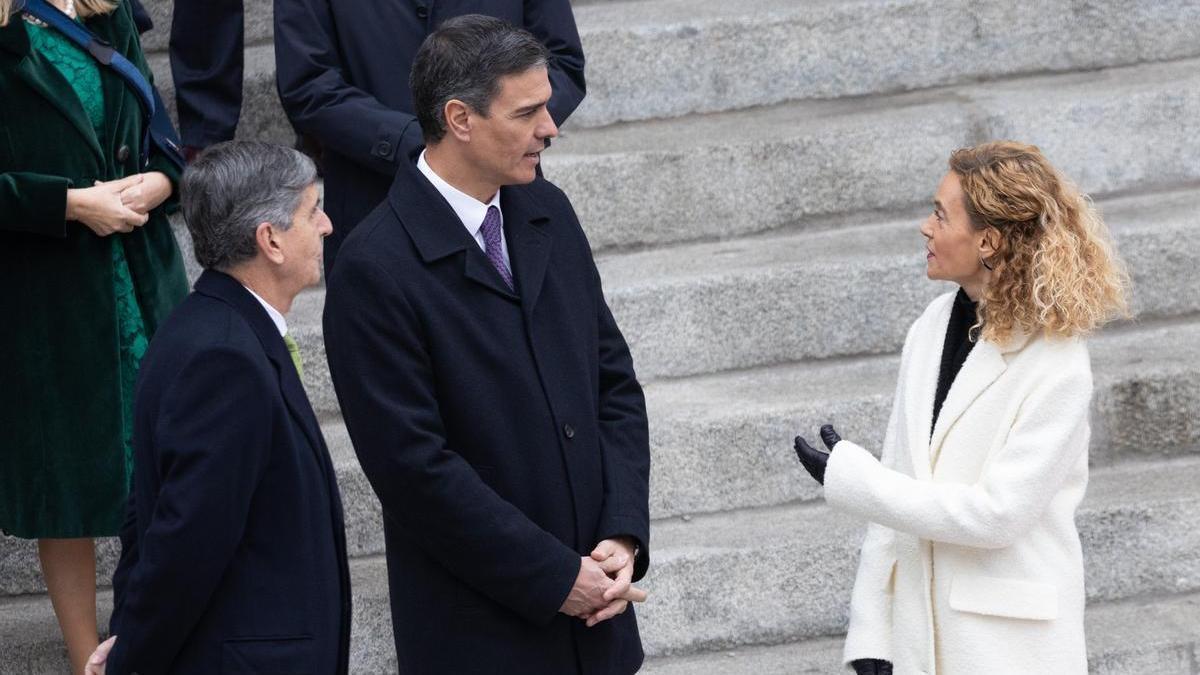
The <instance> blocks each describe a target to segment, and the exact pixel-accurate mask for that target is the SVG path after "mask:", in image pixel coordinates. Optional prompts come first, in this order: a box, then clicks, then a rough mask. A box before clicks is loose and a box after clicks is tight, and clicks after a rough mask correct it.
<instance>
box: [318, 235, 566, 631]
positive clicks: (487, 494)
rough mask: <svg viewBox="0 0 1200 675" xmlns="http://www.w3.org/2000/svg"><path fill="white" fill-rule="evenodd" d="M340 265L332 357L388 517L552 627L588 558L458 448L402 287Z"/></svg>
mask: <svg viewBox="0 0 1200 675" xmlns="http://www.w3.org/2000/svg"><path fill="white" fill-rule="evenodd" d="M343 260H344V259H343ZM343 260H339V262H338V267H337V271H336V272H335V274H334V275H333V276H332V278H331V279H330V281H329V288H328V297H327V300H326V303H325V322H324V323H325V339H326V351H327V354H328V357H329V367H330V371H331V373H332V375H333V383H334V387H335V388H336V390H337V396H338V402H339V403H340V404H341V408H342V414H343V416H344V417H345V420H346V426H347V428H348V429H349V431H350V438H351V440H352V441H353V442H354V450H355V452H356V453H357V454H358V459H359V462H360V463H361V464H362V468H363V472H364V473H365V474H366V476H367V478H368V480H370V482H371V486H372V487H373V488H374V489H375V493H376V494H377V495H379V500H380V502H381V503H382V505H383V509H384V512H385V514H386V516H387V517H388V518H390V519H392V520H393V521H395V522H397V523H399V524H400V525H401V526H402V527H403V528H404V531H405V532H407V533H408V534H410V535H411V536H412V537H413V542H412V543H413V544H414V545H416V546H418V547H420V548H421V549H422V550H423V551H424V552H425V553H426V554H427V555H429V556H430V557H432V558H433V559H434V560H436V561H437V562H438V563H439V564H440V565H441V566H442V567H444V568H445V569H446V570H448V571H449V572H450V573H451V574H453V575H455V576H456V577H458V578H459V579H461V580H462V581H464V582H465V583H467V584H468V585H470V586H472V587H473V588H475V589H477V590H478V591H480V592H481V593H483V594H485V595H487V596H488V597H490V598H492V599H493V600H495V601H496V602H499V603H501V604H503V605H505V606H506V607H508V608H510V609H512V610H513V611H514V612H516V613H517V614H519V615H521V616H522V617H525V618H526V619H527V620H529V621H531V622H535V623H549V622H550V621H551V620H552V619H553V618H554V616H555V614H556V613H557V612H558V610H559V608H560V607H561V606H562V603H563V601H564V600H565V599H566V597H567V593H568V592H569V591H570V589H571V586H572V585H573V584H574V582H575V578H576V576H577V575H578V573H579V567H580V556H579V554H578V553H576V552H575V551H573V550H572V549H571V548H570V547H568V546H566V545H564V544H563V543H562V542H560V541H559V540H558V539H557V538H556V537H554V535H552V534H550V533H549V532H546V531H545V530H543V529H542V528H540V527H538V526H537V525H536V524H534V523H533V522H532V521H530V520H529V518H528V517H527V516H526V515H525V514H524V513H523V512H522V511H521V510H520V509H518V508H517V507H516V506H514V505H512V504H511V503H509V502H508V501H506V500H505V499H503V498H502V497H500V496H499V495H498V494H496V492H495V491H493V490H492V489H491V488H490V487H488V485H487V484H485V483H484V482H483V480H482V479H481V478H480V477H479V474H478V473H476V471H475V469H474V468H473V467H472V466H471V465H470V464H469V463H468V462H467V461H466V460H465V459H464V458H463V457H462V455H460V454H459V453H458V452H456V451H455V450H454V448H452V447H449V443H448V441H447V433H446V430H445V428H444V425H443V422H442V415H441V413H440V412H439V402H438V396H437V392H436V389H435V382H434V371H433V365H432V362H431V358H430V354H429V349H428V347H427V345H426V343H425V339H424V337H423V335H422V328H421V324H420V320H419V318H418V317H417V316H416V314H415V313H414V311H413V310H412V308H411V306H410V304H409V302H408V300H407V298H406V297H405V295H404V293H403V290H402V288H401V286H400V285H399V284H397V283H396V282H395V280H394V279H393V278H392V276H391V275H390V274H389V273H388V272H387V271H385V270H383V269H382V268H381V267H380V266H379V265H378V264H376V263H374V262H371V261H366V260H358V259H356V260H353V261H350V260H344V261H343Z"/></svg>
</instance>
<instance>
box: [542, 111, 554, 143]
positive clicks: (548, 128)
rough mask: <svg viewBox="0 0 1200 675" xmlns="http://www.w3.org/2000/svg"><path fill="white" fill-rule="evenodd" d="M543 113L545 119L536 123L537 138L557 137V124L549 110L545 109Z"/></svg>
mask: <svg viewBox="0 0 1200 675" xmlns="http://www.w3.org/2000/svg"><path fill="white" fill-rule="evenodd" d="M543 114H544V115H545V119H543V120H542V123H541V124H540V125H538V138H558V125H557V124H555V123H554V118H553V117H551V116H550V111H548V110H547V111H545V112H544V113H543Z"/></svg>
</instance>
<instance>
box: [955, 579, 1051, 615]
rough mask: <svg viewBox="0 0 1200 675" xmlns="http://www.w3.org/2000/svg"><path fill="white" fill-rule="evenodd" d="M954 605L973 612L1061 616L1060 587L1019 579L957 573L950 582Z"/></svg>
mask: <svg viewBox="0 0 1200 675" xmlns="http://www.w3.org/2000/svg"><path fill="white" fill-rule="evenodd" d="M950 607H951V608H952V609H955V610H958V611H960V612H970V613H972V614H986V615H988V616H1002V617H1005V618H1009V619H1029V620H1033V621H1049V620H1051V619H1055V618H1057V617H1058V587H1057V586H1055V585H1054V584H1043V583H1038V582H1033V581H1021V580H1018V579H1001V578H997V577H984V576H974V575H969V574H957V575H955V576H954V579H953V580H952V581H951V582H950Z"/></svg>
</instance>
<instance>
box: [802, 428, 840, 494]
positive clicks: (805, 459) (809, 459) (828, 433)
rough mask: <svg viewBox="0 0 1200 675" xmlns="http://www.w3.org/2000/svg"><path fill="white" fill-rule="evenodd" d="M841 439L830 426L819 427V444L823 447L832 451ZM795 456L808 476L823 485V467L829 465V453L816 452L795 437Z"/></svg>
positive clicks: (804, 441) (805, 442) (806, 442)
mask: <svg viewBox="0 0 1200 675" xmlns="http://www.w3.org/2000/svg"><path fill="white" fill-rule="evenodd" d="M840 440H842V437H841V436H839V435H838V432H836V431H834V430H833V425H832V424H826V425H825V426H823V427H821V442H822V443H824V444H825V447H827V448H829V449H830V450H833V446H835V445H837V444H838V441H840ZM795 448H796V456H797V457H799V458H800V463H801V464H803V465H804V468H805V470H807V471H808V473H809V475H810V476H812V477H813V478H815V479H816V480H817V482H818V483H820V484H821V485H824V484H825V465H826V464H828V463H829V453H828V452H825V451H824V450H817V449H816V448H814V447H813V446H811V445H809V444H808V441H806V440H804V438H803V437H801V436H797V437H796V442H795Z"/></svg>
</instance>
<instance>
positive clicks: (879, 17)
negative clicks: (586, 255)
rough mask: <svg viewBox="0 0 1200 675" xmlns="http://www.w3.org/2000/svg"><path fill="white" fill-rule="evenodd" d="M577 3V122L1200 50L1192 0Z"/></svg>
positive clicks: (260, 64) (264, 73)
mask: <svg viewBox="0 0 1200 675" xmlns="http://www.w3.org/2000/svg"><path fill="white" fill-rule="evenodd" d="M574 4H576V5H577V7H576V11H575V18H576V23H577V25H578V28H579V33H580V39H581V40H582V42H583V47H584V54H585V56H586V57H587V84H588V96H587V98H586V99H585V100H584V102H583V104H582V105H581V106H580V107H579V109H578V110H577V111H576V112H575V114H574V115H573V116H572V118H571V121H570V125H571V127H572V128H584V127H596V126H602V125H607V124H611V123H614V122H621V121H636V120H646V119H655V118H666V117H679V116H682V115H688V114H693V113H707V112H721V111H728V110H736V109H742V108H750V107H756V106H762V105H774V104H776V103H782V102H786V101H797V100H805V99H833V98H843V97H848V96H870V95H877V94H881V93H894V92H902V91H909V90H916V89H927V88H930V87H938V86H945V85H951V84H960V83H969V82H974V81H977V80H983V79H995V78H1004V77H1011V76H1016V75H1024V74H1029V73H1043V72H1064V71H1075V70H1093V69H1096V68H1105V67H1112V66H1123V65H1132V64H1136V63H1142V62H1149V61H1162V60H1170V59H1180V58H1189V57H1195V56H1200V43H1197V41H1196V40H1195V39H1194V36H1195V35H1196V33H1197V31H1200V9H1198V8H1197V6H1196V5H1195V3H1194V2H1190V1H1189V0H1165V1H1161V2H1154V3H1135V4H1134V5H1132V6H1130V4H1129V3H1126V2H1120V1H1119V0H1102V1H1100V2H1093V3H1089V5H1088V6H1087V7H1086V8H1081V7H1080V6H1079V5H1078V4H1077V3H1074V2H1071V1H1070V0H1052V1H1050V2H1045V3H1042V4H1041V5H1040V6H1039V8H1038V11H1037V12H1036V13H1031V12H1029V11H1027V8H1026V6H1025V5H1024V4H1023V3H1021V2H1019V1H1018V0H1002V1H1000V2H992V3H987V4H986V5H980V4H979V3H975V2H970V0H953V1H951V2H934V1H933V0H900V1H895V2H887V3H880V2H867V1H864V0H837V1H824V2H819V3H796V2H794V0H757V1H756V2H754V3H751V4H750V5H747V4H746V3H729V2H725V1H724V0H644V1H642V2H637V3H629V2H593V3H590V4H585V5H583V6H579V5H580V3H578V2H576V3H574ZM171 7H172V4H171V3H169V2H166V1H165V0H152V1H151V2H150V3H149V5H148V8H149V10H150V12H151V15H152V16H153V17H154V19H155V24H156V29H155V30H154V31H151V32H150V33H149V34H147V35H146V36H145V38H144V43H143V44H144V47H145V49H146V51H147V52H152V53H165V50H166V47H167V41H168V38H169V33H170V25H171ZM271 21H272V9H271V3H270V2H268V1H266V0H249V1H248V2H246V11H245V22H246V29H245V31H246V44H247V45H251V47H250V48H249V49H248V50H247V54H248V60H247V64H246V71H245V72H246V75H245V78H246V87H247V90H248V92H249V91H257V90H259V89H261V87H262V86H263V84H264V83H267V82H270V83H271V91H274V84H273V82H274V76H275V75H274V73H275V65H274V62H273V61H266V60H261V59H257V58H252V57H251V56H250V54H251V53H253V52H255V51H257V50H258V48H259V47H261V45H262V44H265V43H269V42H270V40H271V38H272V25H271ZM931 32H936V34H937V35H938V39H936V40H931V39H929V38H928V36H929V34H930V33H931ZM847 45H853V46H854V48H853V49H847V48H846V46H847ZM950 55H953V57H952V58H951V57H950ZM247 100H249V98H248V99H247ZM243 120H245V122H246V123H247V125H248V128H249V129H250V130H258V131H263V130H267V131H266V133H267V134H269V135H270V136H271V137H274V136H276V135H278V134H279V133H282V132H280V131H279V130H280V129H282V130H283V131H284V132H286V127H283V126H280V125H281V124H282V123H283V118H282V117H280V116H279V110H278V109H277V108H276V107H255V106H247V107H246V108H245V110H244V112H243Z"/></svg>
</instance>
